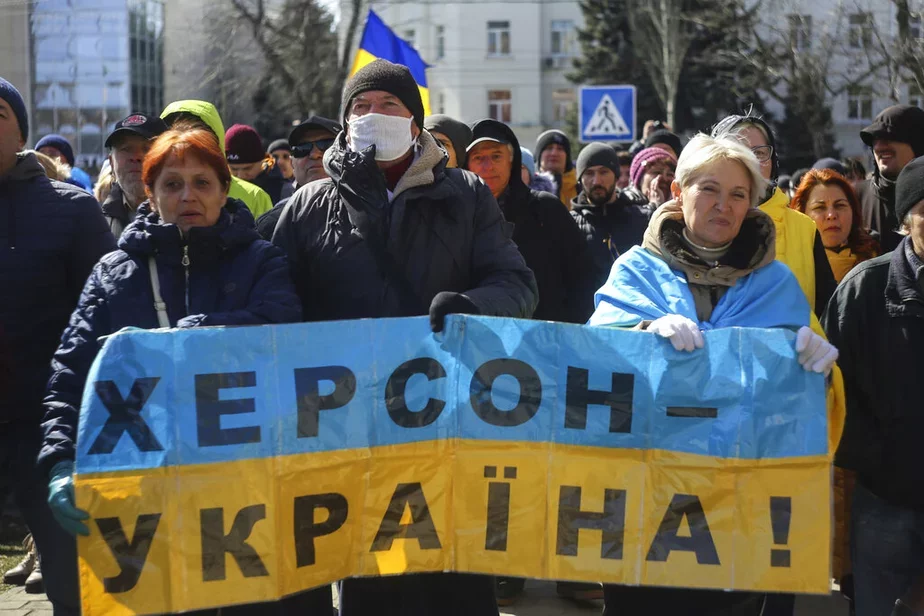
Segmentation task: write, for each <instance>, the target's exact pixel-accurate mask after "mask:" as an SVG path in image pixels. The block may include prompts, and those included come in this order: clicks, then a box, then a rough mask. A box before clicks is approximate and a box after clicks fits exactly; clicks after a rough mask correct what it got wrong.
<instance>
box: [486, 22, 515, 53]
mask: <svg viewBox="0 0 924 616" xmlns="http://www.w3.org/2000/svg"><path fill="white" fill-rule="evenodd" d="M488 55H489V56H509V55H510V22H509V21H489V22H488Z"/></svg>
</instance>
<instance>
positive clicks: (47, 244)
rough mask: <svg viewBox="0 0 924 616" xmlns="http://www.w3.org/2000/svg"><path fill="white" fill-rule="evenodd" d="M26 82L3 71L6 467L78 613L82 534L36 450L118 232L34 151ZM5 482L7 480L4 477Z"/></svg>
mask: <svg viewBox="0 0 924 616" xmlns="http://www.w3.org/2000/svg"><path fill="white" fill-rule="evenodd" d="M28 133H29V125H28V116H27V115H26V106H25V103H24V101H23V99H22V96H21V95H20V94H19V92H18V91H17V90H16V88H14V87H13V86H12V84H10V83H9V82H8V81H6V80H5V79H2V78H0V287H2V288H3V289H4V293H2V294H0V330H2V331H3V334H4V341H3V347H4V348H5V349H6V352H7V353H8V355H9V357H10V358H12V359H13V360H14V361H12V362H10V367H11V368H12V375H11V376H10V378H9V383H10V384H11V386H8V387H5V388H3V389H0V469H6V470H5V472H6V477H3V478H2V479H5V480H8V481H9V483H11V484H12V486H13V489H14V493H15V495H16V499H17V501H18V504H19V507H20V510H21V511H22V512H23V515H24V517H25V519H26V524H27V525H28V526H29V530H30V531H31V532H32V536H33V537H34V539H35V543H36V545H37V546H38V549H39V552H40V553H41V555H42V574H43V576H44V579H45V588H46V590H47V593H48V598H49V599H50V600H51V602H52V604H53V605H54V608H55V614H56V615H59V614H65V615H68V614H80V599H79V592H78V586H77V566H76V563H77V544H76V542H75V541H74V539H73V537H71V536H70V535H69V534H68V533H67V532H66V531H65V530H64V529H63V528H62V527H61V526H59V525H58V523H57V522H56V521H55V519H54V517H53V516H52V513H51V509H50V508H49V507H48V504H47V502H46V498H47V497H48V490H47V485H48V483H47V481H46V480H45V479H44V477H42V476H41V474H40V473H39V471H38V467H37V465H36V458H37V456H38V452H39V448H40V446H41V441H42V437H41V434H42V428H41V425H40V423H39V422H40V421H41V419H40V418H41V417H42V399H43V398H44V396H45V386H46V384H47V382H48V378H49V376H50V375H51V357H52V355H53V354H54V352H55V350H56V349H57V347H58V342H59V340H60V338H61V332H63V331H64V328H65V326H66V325H67V322H68V318H69V317H70V316H71V312H72V311H73V310H74V307H75V306H76V305H77V299H78V298H79V297H80V293H81V291H82V290H83V286H84V283H85V282H86V279H87V276H88V275H89V274H90V270H92V269H93V266H94V265H96V262H97V261H98V260H99V258H100V257H102V256H103V255H104V254H106V253H107V252H110V251H112V250H115V240H114V239H113V237H112V233H110V232H109V229H108V228H107V226H106V220H105V219H104V218H103V214H102V212H100V209H99V204H98V203H97V202H96V199H94V198H93V196H92V195H90V194H88V193H87V192H85V191H83V190H81V189H79V188H76V187H74V186H71V185H70V184H64V183H62V182H54V181H51V180H49V179H48V177H47V176H46V175H45V170H44V169H43V168H42V166H41V165H40V164H39V162H38V160H37V159H36V158H35V155H34V154H31V153H29V154H26V153H22V152H21V150H22V148H23V146H24V145H25V142H26V135H28ZM0 483H3V481H2V480H0Z"/></svg>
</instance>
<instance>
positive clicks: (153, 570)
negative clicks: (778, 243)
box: [76, 316, 831, 615]
mask: <svg viewBox="0 0 924 616" xmlns="http://www.w3.org/2000/svg"><path fill="white" fill-rule="evenodd" d="M705 336H706V344H705V348H703V349H701V350H697V351H695V352H693V353H682V352H678V351H675V350H674V349H673V348H672V347H671V345H670V344H669V343H668V342H667V341H665V340H664V339H662V338H659V337H656V336H654V335H652V334H650V333H646V332H636V331H621V330H614V329H608V328H595V327H586V326H577V325H566V324H557V323H548V322H538V321H523V320H516V319H496V318H485V317H469V316H451V317H449V318H448V319H447V327H446V331H445V332H444V333H442V334H432V333H431V332H430V330H429V321H428V319H427V318H426V317H421V318H410V319H377V320H360V321H343V322H328V323H313V324H312V323H308V324H298V325H278V326H265V327H241V328H203V329H192V330H173V331H138V330H135V331H126V332H122V333H118V334H116V335H113V336H111V337H109V338H107V340H106V343H105V345H104V348H103V350H102V351H101V352H100V354H99V356H98V358H97V360H96V362H95V364H94V366H93V369H92V371H91V374H90V377H89V379H88V383H87V389H86V392H85V395H84V400H83V408H82V410H81V417H80V426H79V436H78V453H77V471H78V475H77V479H76V494H77V504H78V506H79V507H81V508H83V509H85V510H87V511H88V512H90V514H91V518H92V519H91V520H90V524H89V526H90V529H91V534H90V536H89V537H80V538H79V539H78V552H79V566H80V580H81V597H82V601H83V612H84V614H85V615H92V614H112V613H140V614H151V613H165V612H181V611H188V610H194V609H202V608H210V607H218V606H222V605H232V604H238V603H246V602H254V601H264V600H270V599H274V598H278V597H283V596H286V595H290V594H292V593H296V592H298V591H300V590H306V589H309V588H314V587H317V586H321V585H323V584H328V583H330V582H332V581H335V580H337V579H342V578H345V577H350V576H378V575H396V574H406V573H417V572H427V571H460V572H476V573H486V574H498V575H509V576H523V577H531V578H547V579H555V580H574V581H600V582H605V583H620V584H643V585H654V586H683V587H694V588H717V589H736V590H766V591H785V592H800V593H823V594H827V592H828V580H829V571H830V531H831V529H830V500H831V487H830V479H829V475H830V459H829V456H828V444H827V418H826V411H825V398H824V382H823V377H822V376H821V375H818V374H814V373H809V372H807V371H805V370H803V369H802V367H801V366H800V365H799V364H798V362H797V359H796V353H795V350H794V335H793V334H792V333H791V332H786V331H782V330H758V329H740V328H732V329H724V330H718V331H711V332H707V333H706V334H705Z"/></svg>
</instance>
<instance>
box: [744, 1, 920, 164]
mask: <svg viewBox="0 0 924 616" xmlns="http://www.w3.org/2000/svg"><path fill="white" fill-rule="evenodd" d="M910 8H911V11H912V12H911V16H910V22H909V26H910V32H909V34H910V36H911V37H912V38H913V39H914V40H916V41H920V42H921V44H922V47H921V51H922V53H924V24H922V11H924V2H921V1H920V0H912V2H910ZM762 10H763V15H762V21H763V24H764V25H765V28H766V32H769V33H771V34H770V35H771V36H772V35H774V34H775V35H776V36H777V37H778V38H779V40H780V43H781V44H783V45H788V46H789V48H790V52H789V53H791V54H792V55H793V57H794V58H801V59H806V60H809V61H811V62H812V63H814V64H815V66H816V67H817V69H818V71H819V73H820V75H823V77H824V79H825V80H826V81H827V85H828V93H827V99H826V104H827V106H828V107H830V109H831V115H832V119H833V124H834V127H833V128H834V137H835V143H836V146H837V148H838V149H839V150H840V153H841V155H842V156H866V157H867V158H868V160H869V161H871V158H869V151H868V149H867V148H865V146H864V145H863V142H862V141H861V139H860V130H862V129H863V128H864V127H865V126H867V125H869V124H870V122H872V120H873V118H874V117H875V116H876V115H877V114H878V113H879V112H880V111H882V110H883V109H885V108H886V107H888V106H890V105H895V104H898V103H907V104H912V105H917V106H922V102H924V97H922V94H921V92H920V91H919V90H918V88H917V87H916V86H915V85H913V83H911V80H909V79H908V78H907V77H908V76H907V74H902V73H903V71H901V70H900V69H898V68H897V67H896V66H895V65H894V62H893V61H892V60H894V56H893V53H894V44H895V41H896V40H897V37H898V19H897V9H896V3H895V2H884V1H882V0H853V1H852V2H843V1H842V0H772V1H771V2H764V3H763V4H762ZM764 98H765V103H766V106H767V110H768V111H769V112H770V113H773V114H774V116H775V117H776V118H783V116H784V115H785V109H784V106H783V105H782V104H781V103H780V102H779V100H778V99H777V97H772V96H765V97H764Z"/></svg>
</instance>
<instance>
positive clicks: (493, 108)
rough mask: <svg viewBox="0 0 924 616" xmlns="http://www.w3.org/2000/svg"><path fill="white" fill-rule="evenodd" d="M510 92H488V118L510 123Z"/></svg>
mask: <svg viewBox="0 0 924 616" xmlns="http://www.w3.org/2000/svg"><path fill="white" fill-rule="evenodd" d="M511 107H512V105H511V100H510V90H488V117H489V118H491V119H492V120H497V121H499V122H504V123H509V122H510V109H511Z"/></svg>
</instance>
